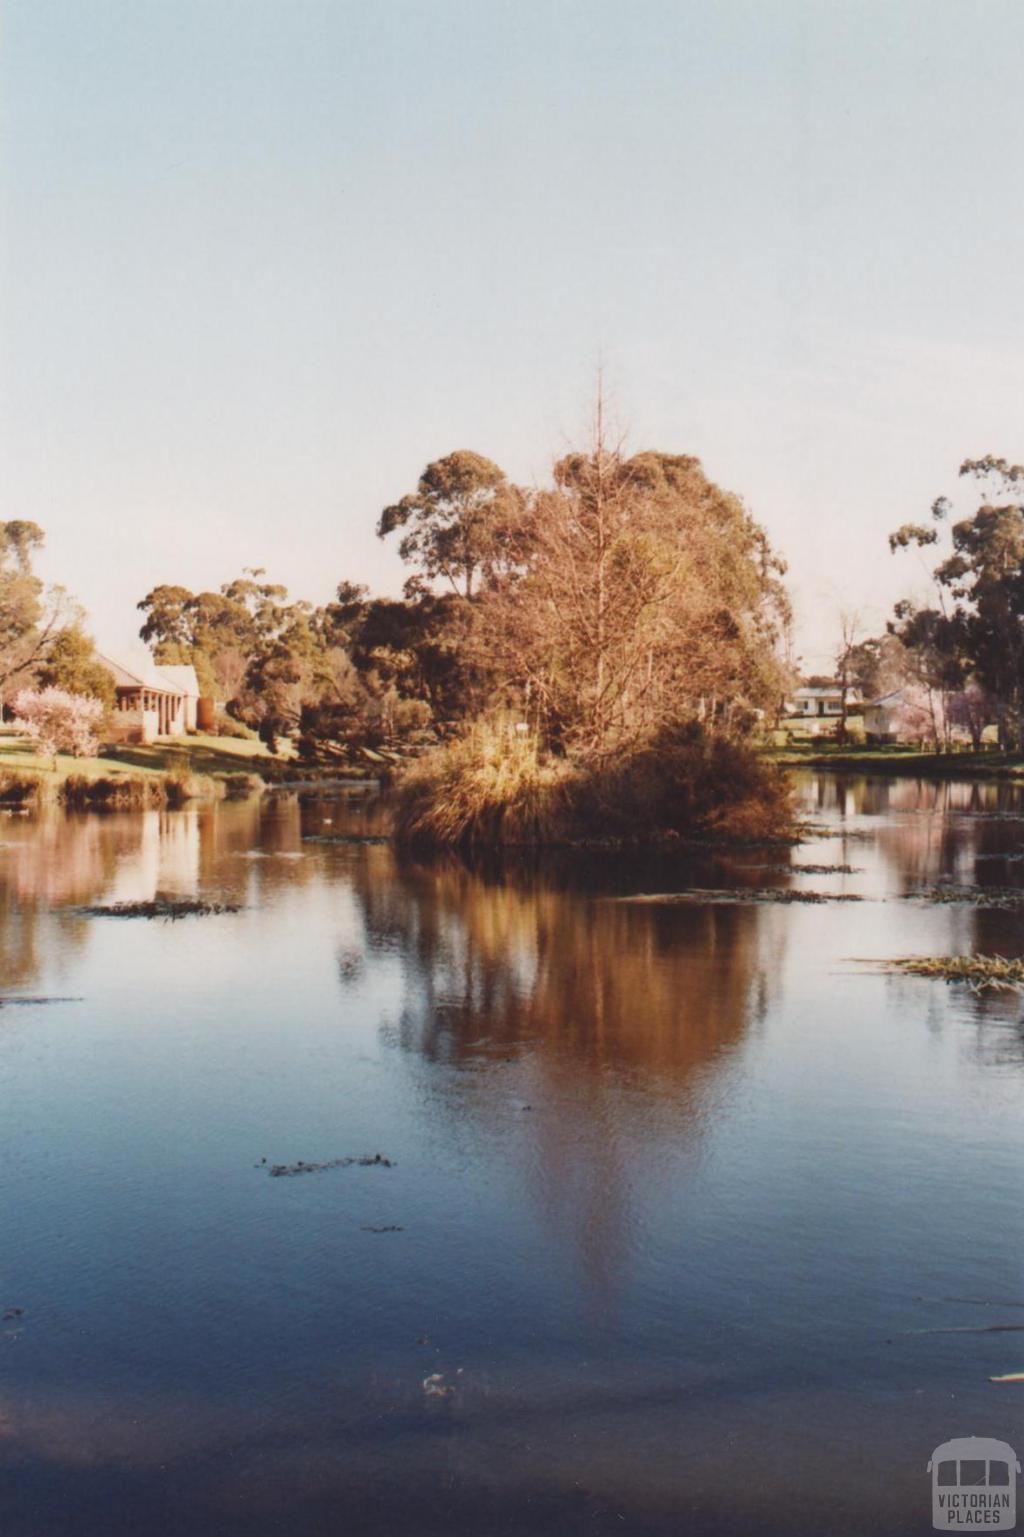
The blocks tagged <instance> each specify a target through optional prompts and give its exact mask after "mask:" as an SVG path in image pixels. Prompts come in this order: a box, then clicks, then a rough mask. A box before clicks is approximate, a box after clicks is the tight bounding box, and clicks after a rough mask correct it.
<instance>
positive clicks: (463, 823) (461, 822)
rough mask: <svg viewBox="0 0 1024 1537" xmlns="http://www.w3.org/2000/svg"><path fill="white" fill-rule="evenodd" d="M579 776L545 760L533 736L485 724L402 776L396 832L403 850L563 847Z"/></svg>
mask: <svg viewBox="0 0 1024 1537" xmlns="http://www.w3.org/2000/svg"><path fill="white" fill-rule="evenodd" d="M573 777H574V773H573V770H572V769H571V768H570V767H569V766H568V765H567V764H566V763H565V762H564V760H562V761H560V762H544V761H543V760H542V758H541V755H540V752H539V750H538V744H537V739H536V737H535V736H533V735H532V733H521V732H518V731H517V730H516V729H515V728H514V727H513V726H511V725H509V724H506V723H504V722H500V721H498V722H494V721H482V722H480V723H478V724H477V725H475V726H473V727H472V728H471V729H470V731H469V733H468V735H467V736H466V737H464V738H463V739H462V740H461V741H458V742H455V743H453V744H451V745H449V746H447V747H442V748H439V749H438V750H437V751H436V752H433V753H430V754H428V755H427V756H426V757H424V758H421V759H419V760H418V761H417V762H416V763H414V764H413V765H412V767H411V768H410V769H408V770H407V771H406V773H405V774H404V775H403V776H402V779H401V781H400V783H399V785H398V789H397V795H396V806H397V815H396V832H397V835H398V837H399V839H400V841H402V842H403V843H407V844H411V845H423V846H427V847H437V848H456V847H486V846H497V845H502V846H517V845H531V844H543V843H558V842H561V841H564V839H565V838H566V836H567V829H568V823H569V805H568V800H569V786H570V784H571V782H572V779H573Z"/></svg>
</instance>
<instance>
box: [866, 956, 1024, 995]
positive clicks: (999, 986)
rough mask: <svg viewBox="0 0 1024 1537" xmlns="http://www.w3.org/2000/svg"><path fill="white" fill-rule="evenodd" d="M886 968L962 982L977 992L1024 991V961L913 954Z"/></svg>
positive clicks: (913, 974)
mask: <svg viewBox="0 0 1024 1537" xmlns="http://www.w3.org/2000/svg"><path fill="white" fill-rule="evenodd" d="M887 965H889V966H890V967H892V968H893V969H895V970H897V971H904V972H907V973H909V974H910V975H911V976H915V977H934V978H935V979H936V980H938V981H940V982H963V983H965V984H966V985H967V986H968V987H970V988H971V989H972V991H973V992H978V993H980V992H984V991H985V990H986V989H992V990H995V991H1002V992H1021V991H1024V960H1016V959H1007V958H1006V957H1005V956H1002V955H931V956H928V955H910V956H900V957H899V958H897V959H896V960H892V961H889V962H887Z"/></svg>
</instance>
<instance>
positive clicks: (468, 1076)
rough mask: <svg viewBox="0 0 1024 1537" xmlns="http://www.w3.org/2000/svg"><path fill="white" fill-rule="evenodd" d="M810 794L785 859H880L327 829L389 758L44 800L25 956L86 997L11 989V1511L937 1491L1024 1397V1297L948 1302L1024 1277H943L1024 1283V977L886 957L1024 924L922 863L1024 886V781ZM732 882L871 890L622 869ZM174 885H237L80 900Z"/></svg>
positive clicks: (458, 1524)
mask: <svg viewBox="0 0 1024 1537" xmlns="http://www.w3.org/2000/svg"><path fill="white" fill-rule="evenodd" d="M801 795H802V797H803V801H804V806H805V811H806V814H807V815H808V816H809V817H810V818H811V819H812V820H813V821H814V822H815V823H816V824H818V825H819V827H820V832H819V834H817V835H816V836H815V837H814V839H813V840H812V841H811V842H809V843H808V844H806V845H804V846H802V847H801V848H799V849H798V850H796V851H795V852H794V853H793V855H792V861H793V863H794V864H800V863H805V864H810V863H814V864H836V863H845V864H849V865H851V866H854V867H856V870H857V873H854V874H815V875H800V874H785V873H781V872H779V871H774V872H771V873H766V872H765V871H764V870H763V869H761V868H759V866H763V865H764V864H765V863H766V862H767V861H773V862H776V863H780V862H781V863H788V862H789V860H790V858H791V856H790V854H789V852H788V851H786V852H784V853H783V854H782V855H781V856H780V855H776V854H775V853H774V852H773V853H771V854H770V855H767V856H766V855H765V854H764V852H763V851H756V852H754V851H750V852H745V853H742V854H737V855H736V856H734V857H733V858H732V859H730V860H721V861H714V860H702V861H700V862H697V863H693V864H690V865H688V866H686V867H685V868H680V867H679V866H678V865H677V866H676V867H675V868H673V867H672V866H671V865H668V864H665V863H662V864H660V865H659V864H657V863H655V864H651V863H650V862H649V861H647V862H641V861H635V860H631V859H628V858H622V859H616V860H614V861H612V862H610V863H609V862H607V861H605V862H598V863H597V864H591V865H590V866H589V867H588V866H584V867H583V868H581V867H580V866H579V863H578V862H577V863H574V862H572V861H568V862H567V861H561V862H556V863H554V864H553V865H551V866H545V868H544V869H543V870H541V871H537V870H532V871H531V870H528V869H523V868H518V869H513V870H511V871H508V872H506V874H505V878H504V879H499V877H498V875H497V873H496V872H494V871H480V872H476V873H473V872H470V871H468V870H466V869H465V868H464V867H463V866H461V865H459V864H458V863H455V862H448V863H442V864H440V865H438V866H434V867H430V868H428V867H426V866H423V865H415V864H412V865H410V864H405V863H396V861H395V859H394V856H393V855H392V853H391V851H390V850H389V849H388V848H386V847H381V846H379V845H376V844H373V843H369V842H347V843H346V842H344V841H334V842H321V841H303V834H304V833H305V834H306V835H307V836H308V835H314V836H315V837H317V838H331V839H336V840H341V839H343V838H344V837H345V836H346V835H347V834H349V833H355V834H358V835H360V836H365V835H367V834H369V835H372V834H374V833H377V832H379V830H380V820H379V814H378V812H377V810H376V808H374V807H373V805H372V804H371V803H369V802H367V801H365V800H357V801H354V802H353V803H351V804H346V802H345V801H344V800H338V799H335V800H332V801H330V802H327V801H318V800H316V799H315V798H308V799H306V800H304V802H303V803H301V804H300V802H299V801H298V800H297V799H295V798H294V797H291V796H279V797H270V798H268V799H267V800H266V801H265V802H264V803H263V804H262V805H261V804H259V803H255V802H254V803H244V804H239V805H220V806H216V807H199V808H190V809H188V810H186V811H184V812H179V813H158V812H150V813H144V814H132V815H124V816H111V817H94V816H84V817H78V818H68V819H65V818H62V817H58V816H47V817H45V818H44V819H42V820H41V821H38V822H36V821H32V820H30V819H28V818H24V817H21V818H13V817H12V818H5V819H4V825H3V826H2V827H0V835H2V836H0V964H2V967H3V981H4V986H5V988H6V990H7V991H8V992H9V993H12V994H13V993H22V994H51V995H52V994H60V995H64V996H73V997H75V998H78V999H80V1000H81V1001H80V1002H70V1003H62V1004H53V1005H46V1006H39V1007H25V1008H4V1009H3V1010H2V1011H0V1105H2V1110H3V1115H2V1119H0V1155H2V1158H3V1168H4V1171H5V1179H4V1183H3V1190H4V1205H3V1211H2V1221H3V1232H4V1238H5V1241H4V1246H3V1251H2V1265H0V1304H2V1306H3V1307H4V1308H10V1307H13V1306H20V1307H23V1308H24V1310H25V1313H24V1317H23V1318H20V1319H15V1320H9V1321H8V1322H7V1323H5V1324H4V1325H3V1329H4V1330H6V1333H5V1334H2V1335H0V1459H2V1460H3V1462H4V1464H5V1466H4V1472H3V1484H4V1488H5V1496H4V1497H5V1498H6V1499H7V1500H8V1501H9V1502H11V1509H12V1512H13V1522H14V1525H13V1527H12V1529H13V1530H24V1531H33V1532H34V1531H35V1530H37V1529H38V1530H45V1531H48V1532H49V1531H53V1532H59V1533H62V1534H63V1533H64V1532H69V1533H70V1532H74V1533H76V1537H77V1534H79V1533H92V1532H93V1531H96V1532H101V1531H102V1532H104V1533H108V1532H118V1531H121V1530H124V1531H128V1530H129V1529H131V1530H132V1531H133V1532H138V1531H140V1530H145V1531H146V1532H160V1533H162V1532H165V1531H166V1532H172V1531H173V1532H180V1531H182V1530H186V1531H188V1532H189V1533H190V1537H191V1534H192V1533H197V1534H199V1533H204V1532H207V1531H209V1532H220V1531H228V1532H234V1531H236V1530H237V1531H239V1532H241V1531H245V1532H256V1533H262V1532H264V1531H267V1532H270V1531H277V1530H279V1529H281V1523H282V1522H285V1521H286V1522H287V1525H288V1528H289V1530H291V1531H293V1532H295V1533H298V1534H301V1533H304V1532H307V1531H308V1532H314V1531H316V1532H319V1531H321V1530H332V1531H333V1530H353V1531H357V1530H358V1531H381V1532H383V1531H388V1532H390V1531H402V1530H408V1531H410V1532H412V1531H416V1532H420V1531H432V1530H435V1529H436V1530H441V1529H444V1530H446V1531H465V1532H472V1533H474V1534H476V1533H477V1532H480V1531H488V1532H489V1531H492V1530H494V1531H502V1530H509V1531H517V1532H518V1531H522V1532H531V1533H532V1532H534V1531H548V1530H551V1531H552V1532H554V1531H558V1532H565V1531H574V1530H577V1529H578V1530H581V1531H582V1530H587V1531H604V1530H606V1529H607V1530H609V1531H611V1530H614V1531H624V1532H630V1531H637V1532H639V1531H645V1532H646V1531H659V1532H660V1531H662V1530H664V1531H666V1532H667V1531H677V1530H680V1529H683V1528H681V1527H680V1521H681V1519H682V1518H683V1517H686V1518H687V1519H688V1520H689V1521H690V1522H691V1523H693V1525H692V1529H693V1530H700V1531H701V1532H705V1531H707V1532H717V1531H722V1532H725V1531H736V1532H739V1531H775V1530H778V1531H779V1532H782V1531H787V1532H796V1531H803V1530H807V1531H808V1532H810V1531H814V1532H819V1531H821V1530H822V1529H824V1527H823V1515H822V1513H823V1511H826V1512H827V1513H828V1520H829V1521H831V1522H832V1523H833V1529H835V1530H836V1531H844V1532H845V1531H851V1532H853V1531H856V1532H858V1533H864V1532H873V1531H878V1532H883V1531H884V1532H886V1533H893V1532H911V1531H918V1530H927V1522H926V1521H925V1520H923V1519H922V1512H924V1515H925V1516H927V1503H926V1497H927V1493H928V1490H927V1480H926V1479H925V1478H924V1477H923V1468H924V1463H925V1462H926V1461H927V1457H928V1454H929V1453H930V1451H931V1448H932V1447H933V1446H934V1445H935V1444H937V1443H938V1442H939V1441H941V1440H943V1439H946V1438H948V1436H949V1435H952V1434H961V1433H965V1434H979V1435H1002V1436H1003V1437H1004V1438H1005V1439H1008V1440H1009V1441H1010V1442H1011V1444H1013V1443H1014V1435H1015V1433H1016V1432H1017V1426H1018V1424H1019V1401H1018V1400H1016V1399H1015V1398H1014V1396H1013V1390H1005V1389H1004V1390H1000V1389H997V1388H994V1387H992V1386H991V1385H990V1384H989V1383H988V1376H989V1375H990V1374H991V1373H994V1372H999V1371H1005V1370H1012V1369H1016V1368H1019V1367H1021V1366H1022V1365H1024V1335H1015V1334H924V1333H919V1332H916V1331H921V1330H928V1329H935V1328H939V1327H949V1326H953V1325H962V1324H975V1323H993V1322H1014V1321H1017V1320H1019V1319H1024V1315H1022V1314H1019V1313H1017V1314H1015V1313H1014V1312H1013V1310H1007V1309H1002V1310H1001V1309H999V1308H995V1307H983V1306H979V1305H977V1304H970V1305H968V1304H966V1303H960V1302H954V1301H949V1300H943V1299H951V1298H976V1299H991V1300H992V1301H993V1302H994V1301H998V1300H1003V1301H1014V1300H1015V1301H1024V1276H1022V1266H1021V1257H1022V1256H1021V1246H1020V1240H1019V1233H1020V1219H1021V1215H1022V1213H1021V1197H1020V1188H1021V1179H1020V1175H1021V1168H1022V1142H1024V1133H1022V1121H1021V1114H1020V1111H1021V1099H1022V1092H1021V1091H1022V1072H1024V1067H1022V1064H1024V1048H1022V1037H1021V1031H1020V1025H1019V1020H1020V1003H1019V1000H1018V999H1017V998H1016V997H1000V998H989V999H984V998H981V999H979V998H974V997H972V996H971V995H969V994H967V993H964V992H961V991H959V990H956V989H950V988H946V987H944V986H942V985H941V984H932V983H928V982H923V981H920V980H917V979H912V978H897V977H892V976H889V975H886V974H885V973H883V972H882V971H881V970H880V969H879V968H878V967H877V966H872V965H864V964H863V962H864V961H869V962H870V961H877V960H879V959H882V958H884V957H886V956H891V955H894V954H914V953H922V954H937V953H947V952H953V951H958V950H969V949H981V950H996V951H1000V952H1001V953H1010V954H1017V953H1021V950H1022V946H1021V919H1020V917H1019V915H1015V914H1013V913H1007V912H993V911H976V910H974V909H972V908H967V907H941V908H939V907H935V906H928V905H925V904H923V903H917V902H913V901H908V900H907V899H906V893H908V892H912V891H914V890H916V889H918V888H920V887H921V886H927V885H929V884H933V883H934V882H935V881H936V880H937V879H938V878H940V877H942V876H949V877H953V878H955V879H956V880H958V881H968V882H969V881H981V882H985V883H990V884H996V885H1002V886H1005V885H1017V884H1020V883H1021V882H1022V881H1024V862H1018V861H1015V860H1014V859H1013V858H1012V857H1011V858H1007V855H1011V856H1012V855H1013V854H1015V853H1017V852H1019V851H1022V850H1024V820H1022V816H1024V803H1022V800H1021V797H1020V795H1019V793H1018V792H1017V791H1016V790H1014V789H1012V788H1011V787H1007V786H999V785H983V784H977V785H973V784H967V783H963V784H955V785H941V784H931V783H927V782H925V783H923V784H920V785H919V784H916V783H914V782H911V781H889V782H885V781H880V780H875V781H870V780H865V779H849V780H845V781H844V780H840V779H838V778H837V777H827V776H821V777H820V778H818V779H815V778H812V777H810V776H808V777H806V778H805V779H804V780H803V782H802V784H801ZM256 855H259V856H265V857H253V856H256ZM691 882H693V883H696V884H702V885H710V886H716V887H720V886H724V885H729V884H739V885H748V886H749V885H756V884H769V885H773V886H777V885H782V886H786V885H796V886H802V887H806V888H809V889H813V890H819V891H835V892H856V893H860V894H863V895H865V896H867V897H870V898H871V900H869V901H865V902H863V903H859V904H857V903H848V904H836V905H824V906H810V907H807V906H787V907H781V906H763V907H752V906H744V907H689V906H682V905H673V904H671V903H658V902H644V903H633V902H629V901H621V900H619V899H620V898H622V897H623V896H629V895H630V894H635V893H642V894H644V895H646V896H656V895H657V894H658V893H659V892H672V891H673V890H678V889H680V888H681V887H683V886H685V885H687V884H690V883H691ZM157 893H165V894H167V895H175V896H179V895H202V896H205V897H209V898H211V899H220V900H229V901H233V902H239V903H241V904H243V907H244V911H242V912H241V913H239V914H236V915H226V916H223V917H218V918H211V919H205V920H191V921H189V920H186V921H182V922H179V923H174V924H172V923H163V922H152V923H146V922H124V921H117V920H113V919H90V918H85V917H83V916H81V915H80V914H79V913H78V912H77V911H76V909H77V908H78V907H80V906H81V905H82V904H85V903H97V902H100V903H108V902H113V901H119V900H128V899H139V898H149V897H152V896H154V895H156V894H157ZM377 1151H381V1152H383V1153H386V1154H387V1155H389V1156H390V1157H391V1158H393V1159H395V1160H396V1161H397V1167H396V1168H394V1169H390V1170H387V1169H381V1168H371V1169H361V1168H350V1169H344V1170H335V1171H333V1172H331V1173H327V1174H323V1175H315V1176H308V1177H301V1178H297V1179H293V1180H273V1179H268V1178H267V1176H266V1173H265V1171H264V1169H263V1168H262V1166H260V1167H256V1166H257V1165H259V1160H260V1159H261V1158H264V1157H266V1158H268V1159H269V1160H270V1161H271V1162H274V1161H282V1162H285V1161H294V1160H297V1159H299V1158H302V1159H306V1160H322V1159H330V1158H335V1157H338V1156H342V1155H346V1154H359V1153H365V1152H370V1153H372V1152H377ZM382 1226H397V1227H399V1228H400V1229H401V1231H400V1232H394V1233H386V1234H383V1233H371V1232H368V1231H366V1229H367V1228H370V1227H382ZM459 1368H461V1369H462V1372H461V1375H457V1373H458V1369H459ZM435 1371H437V1372H441V1373H443V1374H445V1377H446V1381H450V1382H453V1383H455V1384H456V1392H455V1394H454V1395H453V1396H452V1397H451V1398H448V1399H444V1400H437V1401H430V1400H428V1399H426V1397H425V1395H424V1393H423V1389H422V1380H423V1378H424V1377H425V1376H426V1375H428V1374H430V1373H431V1372H435ZM1018 1439H1019V1436H1018ZM879 1470H881V1476H879ZM620 1518H622V1519H620ZM18 1523H20V1526H19V1524H18Z"/></svg>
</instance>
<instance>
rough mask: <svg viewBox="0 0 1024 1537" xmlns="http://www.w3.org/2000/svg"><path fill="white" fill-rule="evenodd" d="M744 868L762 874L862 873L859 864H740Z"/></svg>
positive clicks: (861, 867)
mask: <svg viewBox="0 0 1024 1537" xmlns="http://www.w3.org/2000/svg"><path fill="white" fill-rule="evenodd" d="M741 868H742V869H744V870H758V871H760V872H761V873H762V874H764V875H862V874H863V873H864V872H863V866H860V865H782V864H779V865H742V866H741Z"/></svg>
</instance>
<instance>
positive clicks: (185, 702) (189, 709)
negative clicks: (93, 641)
mask: <svg viewBox="0 0 1024 1537" xmlns="http://www.w3.org/2000/svg"><path fill="white" fill-rule="evenodd" d="M97 661H99V662H100V663H101V664H102V665H103V666H104V667H105V668H106V669H107V671H108V672H109V673H110V674H111V676H112V677H113V679H114V686H115V690H116V695H117V698H116V703H115V706H114V716H113V726H112V734H113V736H114V739H115V740H116V741H119V742H153V741H155V740H156V738H157V737H159V736H184V735H185V733H186V732H187V731H194V730H195V729H196V711H197V708H198V704H199V683H198V681H197V679H196V670H195V668H194V667H169V666H161V665H158V664H157V663H156V662H151V661H149V660H148V659H147V660H140V661H138V662H135V661H133V663H132V666H131V667H127V666H125V665H124V664H123V663H122V662H115V661H114V660H113V659H112V658H111V657H108V656H103V655H101V654H100V653H97Z"/></svg>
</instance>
